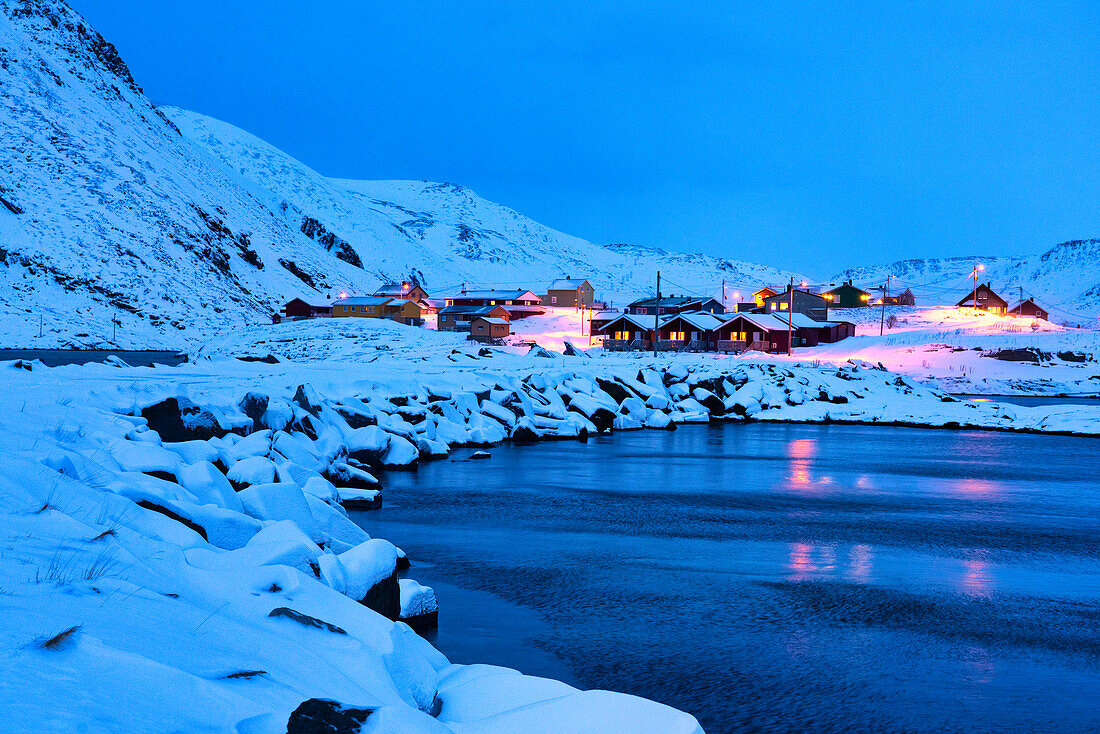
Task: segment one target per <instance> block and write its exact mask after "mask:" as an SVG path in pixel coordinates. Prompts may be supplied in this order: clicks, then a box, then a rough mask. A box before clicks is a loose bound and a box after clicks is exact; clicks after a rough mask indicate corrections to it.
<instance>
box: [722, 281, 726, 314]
mask: <svg viewBox="0 0 1100 734" xmlns="http://www.w3.org/2000/svg"><path fill="white" fill-rule="evenodd" d="M722 310H723V311H725V310H726V281H724V280H723V281H722Z"/></svg>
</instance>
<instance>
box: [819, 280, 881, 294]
mask: <svg viewBox="0 0 1100 734" xmlns="http://www.w3.org/2000/svg"><path fill="white" fill-rule="evenodd" d="M841 288H851V289H852V290H854V291H859V292H860V293H862V294H864V295H868V296H869V295H871V292H870V291H865V290H863V289H862V288H860V287H859V286H857V285H852V284H851V283H841V284H840V285H838V286H837V287H835V288H830V289H829V290H827V291H825V292H826V293H836V292H837V291H839V290H840V289H841Z"/></svg>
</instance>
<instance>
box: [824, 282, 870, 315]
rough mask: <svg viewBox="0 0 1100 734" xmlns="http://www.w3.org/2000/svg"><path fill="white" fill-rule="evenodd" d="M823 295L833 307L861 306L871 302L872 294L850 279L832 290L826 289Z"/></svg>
mask: <svg viewBox="0 0 1100 734" xmlns="http://www.w3.org/2000/svg"><path fill="white" fill-rule="evenodd" d="M822 295H823V296H825V300H826V301H828V302H829V304H828V305H830V306H832V307H833V308H859V307H861V306H868V305H870V303H871V294H870V293H869V292H867V291H865V290H863V289H862V288H857V287H856V286H854V285H852V281H850V280H848V281H845V282H844V283H842V284H841V285H839V286H837V287H836V288H833V289H832V290H829V291H825V292H824V293H823V294H822Z"/></svg>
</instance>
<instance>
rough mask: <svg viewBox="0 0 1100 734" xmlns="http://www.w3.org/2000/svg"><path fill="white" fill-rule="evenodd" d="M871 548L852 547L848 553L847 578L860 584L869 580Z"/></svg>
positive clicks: (862, 545) (863, 546) (865, 546)
mask: <svg viewBox="0 0 1100 734" xmlns="http://www.w3.org/2000/svg"><path fill="white" fill-rule="evenodd" d="M871 555H872V553H871V546H869V545H864V544H862V543H861V544H859V545H853V546H852V549H851V550H850V551H849V552H848V573H847V578H848V579H849V580H850V581H855V582H857V583H860V584H865V583H867V582H868V581H870V580H871Z"/></svg>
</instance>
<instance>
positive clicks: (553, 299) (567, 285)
mask: <svg viewBox="0 0 1100 734" xmlns="http://www.w3.org/2000/svg"><path fill="white" fill-rule="evenodd" d="M595 301H596V289H595V288H593V287H592V284H591V283H589V282H588V281H587V280H584V279H583V278H570V277H569V276H568V275H567V276H565V277H564V278H559V279H558V280H555V281H554V282H553V283H551V284H550V287H549V288H547V289H546V297H545V298H543V299H542V305H544V306H559V307H560V306H568V307H571V308H580V307H581V306H592V304H593V303H595Z"/></svg>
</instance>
